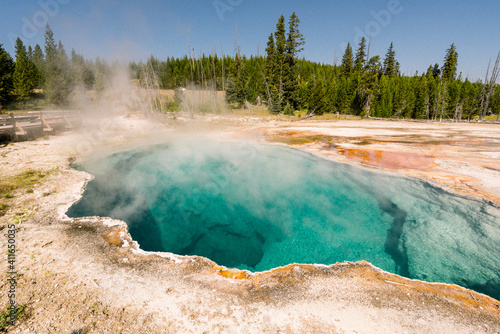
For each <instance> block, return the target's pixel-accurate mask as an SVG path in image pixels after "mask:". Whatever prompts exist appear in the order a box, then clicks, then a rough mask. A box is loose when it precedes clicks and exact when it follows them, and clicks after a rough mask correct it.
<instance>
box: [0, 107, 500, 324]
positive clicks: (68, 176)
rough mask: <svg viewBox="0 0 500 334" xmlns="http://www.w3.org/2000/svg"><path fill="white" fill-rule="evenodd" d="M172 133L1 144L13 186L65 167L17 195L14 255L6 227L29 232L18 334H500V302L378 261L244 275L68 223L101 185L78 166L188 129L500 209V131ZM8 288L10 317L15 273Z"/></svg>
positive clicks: (219, 128) (241, 125)
mask: <svg viewBox="0 0 500 334" xmlns="http://www.w3.org/2000/svg"><path fill="white" fill-rule="evenodd" d="M167 123H168V124H166V125H165V126H152V125H151V124H149V123H148V122H146V121H144V120H141V119H137V118H136V119H130V118H129V119H123V118H121V119H120V120H119V121H116V120H115V121H113V122H111V121H107V122H104V123H103V122H102V121H101V124H100V125H99V126H98V127H95V126H94V127H93V128H87V129H81V130H79V131H74V132H71V133H67V134H64V135H58V136H51V137H50V138H48V139H40V140H37V141H29V142H19V143H15V144H10V145H7V146H5V147H2V148H0V171H1V175H2V177H9V176H13V175H18V174H20V173H21V172H22V171H25V170H29V169H33V170H42V169H43V170H51V171H52V172H51V173H50V174H49V175H48V176H47V177H46V178H44V179H43V180H42V182H40V183H38V184H36V185H35V186H33V188H32V189H33V191H32V192H31V191H30V192H27V191H26V189H19V190H17V191H16V192H15V193H14V194H13V195H14V198H12V199H10V200H9V201H10V202H9V204H10V209H9V210H8V211H7V213H6V214H5V215H4V216H2V217H0V222H1V225H0V230H1V231H2V235H3V237H2V239H1V247H2V250H3V251H2V252H3V253H4V254H5V253H6V250H7V224H13V223H16V222H19V223H18V224H17V225H16V227H17V231H16V239H15V240H16V246H17V252H16V261H17V263H16V270H17V274H18V275H17V276H18V277H17V278H18V285H17V287H16V297H15V300H16V302H17V303H18V304H22V305H25V306H26V308H25V310H24V311H23V313H22V314H21V317H20V319H19V320H18V321H17V323H16V325H15V326H8V327H6V328H5V329H6V330H8V331H9V332H12V333H500V302H499V301H497V300H494V299H492V298H490V297H487V296H485V295H482V294H479V293H476V292H474V291H470V290H467V289H464V288H461V287H458V286H453V285H445V284H431V283H424V282H420V281H414V280H409V279H405V278H402V277H399V276H397V275H393V274H390V273H387V272H384V271H381V270H379V269H377V268H375V267H373V266H371V265H370V264H368V263H366V262H359V263H343V264H336V265H331V266H320V265H316V266H313V265H290V266H287V267H284V268H279V269H275V270H273V271H270V272H264V273H257V274H250V273H247V272H239V271H232V270H227V269H226V268H222V267H219V266H217V265H216V264H215V263H213V262H212V261H210V260H207V259H204V258H199V257H181V256H176V255H173V254H155V253H146V252H143V251H141V250H140V249H138V247H137V244H136V243H134V242H133V241H132V240H131V238H130V236H129V235H128V232H127V227H126V225H125V224H124V223H123V222H120V221H113V220H111V219H107V218H98V217H91V218H85V219H69V218H67V217H66V216H65V214H64V212H65V211H66V209H67V208H68V207H69V206H70V205H71V203H73V202H74V201H76V200H77V199H78V198H79V196H80V195H81V193H82V191H83V187H84V185H85V183H86V182H87V181H88V180H89V179H90V178H91V176H90V175H89V174H87V173H85V172H80V171H76V170H73V169H71V168H70V163H71V161H72V159H74V158H75V157H78V156H81V155H84V154H85V153H88V152H89V151H91V150H93V149H94V148H96V147H101V146H106V147H115V146H120V145H125V144H127V143H130V142H132V141H135V140H137V139H141V138H142V139H145V140H148V139H149V138H152V137H154V138H155V140H159V139H160V138H165V136H169V135H175V133H176V132H177V131H179V132H183V133H185V132H191V133H192V134H193V135H199V134H200V133H201V132H204V133H205V134H207V133H208V134H209V135H213V136H218V137H223V138H239V139H241V138H246V139H248V138H251V139H252V140H267V141H272V142H280V143H284V144H288V145H292V146H295V147H299V148H301V149H304V150H307V151H310V152H313V153H316V154H321V155H323V156H325V157H327V158H329V159H333V160H337V161H342V162H349V163H353V164H362V165H364V166H365V167H366V168H377V169H384V170H391V171H394V172H397V173H402V174H405V175H412V176H417V177H422V178H426V179H428V180H430V181H432V182H437V183H439V184H442V185H444V186H446V187H448V188H449V189H450V190H452V191H456V192H459V193H462V194H466V195H469V196H474V197H480V198H485V199H487V200H490V201H492V202H494V203H496V204H499V205H500V183H499V182H500V181H499V180H500V165H499V164H498V161H499V159H500V125H487V124H483V125H477V124H436V123H434V124H431V123H409V122H388V121H387V122H381V121H314V120H312V121H301V122H290V121H286V120H281V119H275V118H270V119H265V120H264V119H262V118H258V117H238V118H234V117H221V116H213V117H203V118H199V119H194V120H193V119H183V118H182V117H179V118H178V119H177V120H172V121H170V122H167ZM125 130H126V131H125ZM152 134H154V136H152ZM499 223H500V222H499ZM2 266H4V268H5V267H6V263H5V262H4V264H2ZM0 289H1V291H2V294H1V300H0V305H2V308H3V309H4V308H5V306H6V305H8V298H7V291H8V289H9V287H8V283H7V273H6V272H2V276H1V281H0Z"/></svg>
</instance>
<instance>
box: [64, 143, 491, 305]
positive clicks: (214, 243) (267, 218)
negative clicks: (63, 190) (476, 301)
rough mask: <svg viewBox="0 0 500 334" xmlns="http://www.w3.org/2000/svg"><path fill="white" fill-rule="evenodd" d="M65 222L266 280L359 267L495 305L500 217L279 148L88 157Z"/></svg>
mask: <svg viewBox="0 0 500 334" xmlns="http://www.w3.org/2000/svg"><path fill="white" fill-rule="evenodd" d="M77 167H78V168H80V169H83V170H86V171H88V172H90V173H91V174H93V175H94V176H95V179H94V180H92V181H91V182H89V184H88V186H87V188H86V190H85V192H84V194H83V197H82V199H81V200H80V201H79V202H77V203H75V204H74V205H73V206H72V207H71V208H70V209H69V211H68V213H67V214H68V216H70V217H83V216H94V215H97V216H107V217H112V218H115V219H121V220H123V221H125V222H127V224H128V225H129V229H130V233H131V235H132V237H133V238H134V239H135V240H137V241H138V242H139V244H140V246H141V248H142V249H144V250H148V251H165V252H172V253H175V254H180V255H200V256H205V257H207V258H209V259H211V260H213V261H215V262H217V263H218V264H221V265H225V266H227V267H236V268H240V269H248V270H251V271H263V270H268V269H271V268H274V267H278V266H283V265H286V264H289V263H322V264H332V263H336V262H342V261H358V260H366V261H369V262H371V263H372V264H374V265H376V266H377V267H379V268H382V269H384V270H386V271H389V272H393V273H397V274H399V275H402V276H406V277H409V278H415V279H421V280H424V281H431V282H444V283H455V284H458V285H461V286H464V287H468V288H471V289H474V290H476V291H479V292H483V293H485V294H488V295H490V296H492V297H494V298H496V299H500V208H499V207H497V206H495V205H493V204H491V203H487V202H485V201H479V200H474V199H470V198H465V197H462V196H458V195H455V194H451V193H448V192H446V191H444V190H442V189H440V188H437V187H435V186H433V185H431V184H429V183H428V182H425V181H423V180H420V179H410V178H405V177H400V176H395V175H393V174H388V173H380V172H374V171H370V170H365V169H361V168H357V167H354V166H350V165H346V164H340V163H335V162H332V161H328V160H325V159H322V158H320V157H317V156H314V155H311V154H308V153H305V152H302V151H299V150H295V149H291V148H286V147H282V146H275V145H261V144H251V143H240V142H231V143H227V142H213V141H196V142H194V141H180V140H177V141H175V142H172V143H169V144H164V145H157V146H152V147H148V148H140V149H134V150H128V151H123V152H119V153H114V154H111V155H106V156H104V157H103V156H101V157H98V158H97V157H94V158H89V159H87V160H86V161H85V162H83V163H81V164H80V165H79V166H77Z"/></svg>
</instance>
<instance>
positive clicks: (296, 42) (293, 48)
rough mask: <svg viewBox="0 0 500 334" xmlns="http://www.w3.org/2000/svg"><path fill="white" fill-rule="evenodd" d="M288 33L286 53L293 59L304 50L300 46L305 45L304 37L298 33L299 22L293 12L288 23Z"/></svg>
mask: <svg viewBox="0 0 500 334" xmlns="http://www.w3.org/2000/svg"><path fill="white" fill-rule="evenodd" d="M288 24H289V31H288V39H287V53H289V54H290V55H291V56H292V57H293V58H295V57H296V56H297V54H298V53H299V52H301V51H302V50H304V48H303V47H302V45H304V44H305V43H306V41H305V38H304V36H303V35H302V34H301V33H300V31H299V24H300V20H299V18H298V17H297V15H296V14H295V12H293V14H292V15H291V16H290V21H289V23H288Z"/></svg>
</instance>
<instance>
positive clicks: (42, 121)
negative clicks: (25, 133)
mask: <svg viewBox="0 0 500 334" xmlns="http://www.w3.org/2000/svg"><path fill="white" fill-rule="evenodd" d="M40 123H41V124H42V130H43V131H52V128H51V127H50V125H49V123H47V122H46V121H45V118H43V113H42V112H41V111H40ZM44 125H45V127H44Z"/></svg>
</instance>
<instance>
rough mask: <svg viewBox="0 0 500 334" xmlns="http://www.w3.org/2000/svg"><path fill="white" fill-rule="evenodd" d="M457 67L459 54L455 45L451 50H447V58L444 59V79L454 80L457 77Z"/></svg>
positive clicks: (452, 45) (451, 46)
mask: <svg viewBox="0 0 500 334" xmlns="http://www.w3.org/2000/svg"><path fill="white" fill-rule="evenodd" d="M457 65H458V52H457V48H456V47H455V43H453V44H451V45H450V48H449V49H448V50H446V56H445V57H444V65H443V79H445V80H454V79H455V77H456V75H457Z"/></svg>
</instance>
